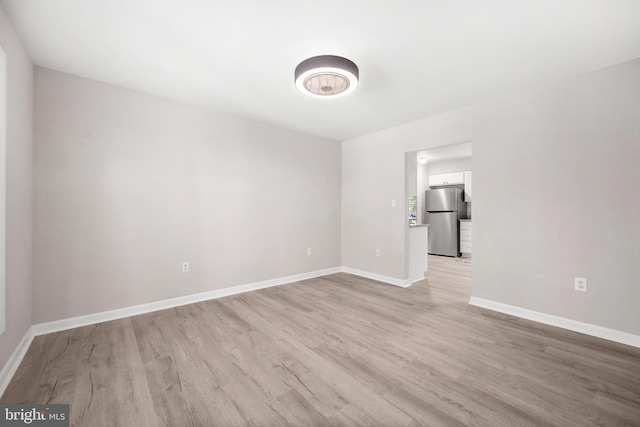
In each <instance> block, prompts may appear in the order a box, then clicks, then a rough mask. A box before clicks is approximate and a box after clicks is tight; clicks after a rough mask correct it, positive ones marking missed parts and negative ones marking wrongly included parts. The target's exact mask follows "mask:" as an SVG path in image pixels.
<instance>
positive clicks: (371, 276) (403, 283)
mask: <svg viewBox="0 0 640 427" xmlns="http://www.w3.org/2000/svg"><path fill="white" fill-rule="evenodd" d="M342 272H343V273H349V274H353V275H356V276H360V277H365V278H367V279H372V280H377V281H378V282H384V283H388V284H390V285H394V286H400V287H401V288H408V287H409V286H411V283H413V282H411V281H409V280H401V279H396V278H394V277H389V276H383V275H381V274H376V273H369V272H368V271H363V270H356V269H355V268H350V267H342ZM419 280H422V279H419ZM416 281H417V280H416Z"/></svg>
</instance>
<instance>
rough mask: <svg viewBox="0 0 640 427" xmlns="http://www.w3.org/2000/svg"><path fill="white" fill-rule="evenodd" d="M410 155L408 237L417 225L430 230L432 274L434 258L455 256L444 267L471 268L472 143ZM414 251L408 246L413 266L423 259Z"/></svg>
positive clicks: (407, 178) (429, 251)
mask: <svg viewBox="0 0 640 427" xmlns="http://www.w3.org/2000/svg"><path fill="white" fill-rule="evenodd" d="M405 155H406V162H405V164H406V168H407V170H406V171H405V177H406V186H405V187H406V207H407V227H408V229H409V231H408V234H411V229H412V227H414V226H416V225H417V226H426V227H427V229H428V231H427V233H428V244H427V254H428V255H426V254H425V255H424V256H426V257H427V270H428V265H429V262H428V260H429V259H431V260H432V261H433V260H434V259H436V260H437V258H434V257H448V258H450V259H449V261H448V262H446V263H438V264H439V265H444V266H453V267H455V266H456V265H457V264H471V262H472V258H473V239H472V235H473V221H472V218H473V184H472V180H473V156H472V143H471V142H465V143H462V144H456V145H449V146H444V147H437V148H429V149H424V150H419V151H412V152H408V153H406V154H405ZM443 203H444V204H443ZM409 239H410V236H409ZM409 239H408V240H409ZM413 248H414V246H412V245H408V257H407V258H408V260H409V261H408V263H411V262H412V261H411V260H415V259H418V258H419V257H421V256H423V255H422V254H417V253H414V252H415V250H413ZM432 263H433V262H432ZM408 267H409V266H408ZM453 267H451V268H453ZM425 274H426V273H425Z"/></svg>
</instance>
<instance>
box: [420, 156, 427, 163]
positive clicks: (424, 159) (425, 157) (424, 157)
mask: <svg viewBox="0 0 640 427" xmlns="http://www.w3.org/2000/svg"><path fill="white" fill-rule="evenodd" d="M428 160H429V159H428V158H427V156H420V157H418V161H419V162H420V163H427V161H428Z"/></svg>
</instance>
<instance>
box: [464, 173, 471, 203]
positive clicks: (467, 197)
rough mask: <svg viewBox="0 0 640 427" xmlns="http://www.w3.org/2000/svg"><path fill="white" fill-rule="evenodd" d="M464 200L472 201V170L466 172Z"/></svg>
mask: <svg viewBox="0 0 640 427" xmlns="http://www.w3.org/2000/svg"><path fill="white" fill-rule="evenodd" d="M464 201H465V202H470V201H471V171H466V172H465V173H464Z"/></svg>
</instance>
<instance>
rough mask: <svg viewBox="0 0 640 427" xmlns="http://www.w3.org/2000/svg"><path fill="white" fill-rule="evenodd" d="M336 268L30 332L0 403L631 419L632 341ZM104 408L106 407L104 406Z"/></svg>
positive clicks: (474, 421) (386, 417)
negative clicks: (251, 288) (158, 308)
mask: <svg viewBox="0 0 640 427" xmlns="http://www.w3.org/2000/svg"><path fill="white" fill-rule="evenodd" d="M471 275H472V264H471V263H470V262H469V261H465V260H459V259H454V258H447V257H430V259H429V273H428V274H427V277H426V278H425V280H422V281H419V282H416V283H414V284H413V285H412V286H411V287H409V288H406V289H403V288H399V287H395V286H391V285H387V284H383V283H379V282H375V281H373V280H370V279H365V278H362V277H358V276H353V275H349V274H346V273H338V274H333V275H329V276H324V277H319V278H316V279H310V280H306V281H303V282H298V283H292V284H288V285H283V286H278V287H274V288H268V289H263V290H260V291H254V292H249V293H244V294H239V295H234V296H231V297H226V298H221V299H217V300H211V301H204V302H201V303H198V304H191V305H186V306H181V307H176V308H172V309H168V310H162V311H158V312H153V313H148V314H144V315H140V316H134V317H131V318H127V319H121V320H117V321H113V322H105V323H101V324H97V325H91V326H86V327H82V328H77V329H72V330H68V331H61V332H57V333H53V334H49V335H44V336H39V337H36V338H35V339H34V340H33V342H32V344H31V346H30V348H29V350H28V351H27V354H26V355H25V357H24V359H23V361H22V363H21V364H20V366H19V367H18V369H17V371H16V374H15V375H14V377H13V379H12V380H11V382H10V384H9V386H8V387H7V389H6V391H5V393H4V395H3V396H2V398H1V399H0V402H2V403H69V404H70V405H71V425H74V426H102V425H122V426H128V425H140V426H207V427H208V426H244V425H257V426H262V425H292V426H293V425H295V426H303V425H308V426H325V425H333V426H403V427H404V426H406V427H416V426H467V425H474V426H492V427H493V426H498V427H499V426H509V427H511V426H527V427H528V426H541V425H550V426H562V427H565V426H569V427H570V426H580V427H584V426H640V349H637V348H633V347H628V346H624V345H622V344H617V343H611V342H607V341H604V340H601V339H597V338H594V337H588V336H584V335H581V334H578V333H575V332H571V331H567V330H561V329H557V328H553V327H549V326H546V325H542V324H538V323H535V322H532V321H528V320H525V319H518V318H515V317H513V316H508V315H504V314H501V313H496V312H491V311H488V310H484V309H481V308H477V307H473V306H470V305H469V304H468V299H469V296H470V291H471ZM107 420H108V421H107Z"/></svg>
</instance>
